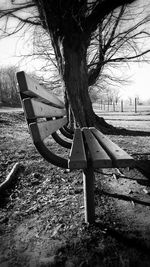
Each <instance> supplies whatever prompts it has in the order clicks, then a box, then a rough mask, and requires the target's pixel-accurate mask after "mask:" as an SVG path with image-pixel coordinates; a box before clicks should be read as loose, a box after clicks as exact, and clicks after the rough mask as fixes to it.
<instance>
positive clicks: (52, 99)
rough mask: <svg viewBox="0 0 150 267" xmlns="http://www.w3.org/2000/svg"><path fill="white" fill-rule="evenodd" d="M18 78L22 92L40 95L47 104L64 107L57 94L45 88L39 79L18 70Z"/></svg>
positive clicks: (28, 94)
mask: <svg viewBox="0 0 150 267" xmlns="http://www.w3.org/2000/svg"><path fill="white" fill-rule="evenodd" d="M17 80H18V84H19V89H20V92H21V93H23V94H25V95H27V96H32V97H35V96H37V97H40V98H42V100H43V102H45V103H47V104H52V105H56V106H58V107H60V108H64V103H63V102H62V101H60V100H59V99H58V98H57V97H56V96H54V95H53V94H51V93H49V92H48V91H47V90H46V89H44V88H43V86H41V85H40V84H39V83H38V82H37V81H35V80H34V79H33V78H31V77H30V76H29V75H27V74H26V73H25V72H24V71H20V72H17Z"/></svg>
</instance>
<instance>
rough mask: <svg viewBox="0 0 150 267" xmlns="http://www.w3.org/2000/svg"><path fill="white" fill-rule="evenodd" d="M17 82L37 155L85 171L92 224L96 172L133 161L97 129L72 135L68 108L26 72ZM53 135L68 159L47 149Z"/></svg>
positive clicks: (88, 216)
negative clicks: (68, 150) (47, 142)
mask: <svg viewBox="0 0 150 267" xmlns="http://www.w3.org/2000/svg"><path fill="white" fill-rule="evenodd" d="M17 80H18V85H19V86H18V87H19V93H20V98H21V102H22V106H23V109H24V113H25V117H26V120H27V124H28V127H29V131H30V134H31V136H32V139H33V143H34V145H35V147H36V148H37V150H38V152H39V153H40V154H41V155H42V157H43V158H44V159H46V160H47V161H48V162H50V163H51V164H54V165H56V166H58V167H61V168H67V169H70V170H76V169H82V171H83V189H84V205H85V222H89V223H93V222H94V221H95V204H94V180H95V178H94V170H95V169H97V168H115V167H119V168H120V167H123V168H124V167H129V166H131V165H132V164H133V158H132V157H131V156H130V155H129V154H127V153H126V152H125V151H124V150H123V149H121V148H120V147H119V146H118V145H116V144H115V143H113V142H112V141H111V140H110V139H109V138H108V137H106V136H105V135H104V134H102V133H101V132H100V131H99V130H97V129H96V128H93V127H91V128H87V127H85V128H76V129H74V132H72V131H71V130H70V129H69V128H68V121H67V116H66V109H65V105H64V103H63V102H62V101H60V100H59V98H58V97H56V96H55V95H53V94H51V93H49V92H48V91H47V90H45V89H44V88H43V86H41V85H39V83H38V82H37V81H35V80H34V79H33V78H31V77H30V76H29V75H27V74H26V73H25V72H23V71H22V72H18V73H17ZM58 130H59V131H60V132H61V135H59V134H58ZM50 135H51V136H52V137H53V138H54V140H55V141H56V142H57V143H58V144H59V145H61V146H63V147H65V148H68V149H70V155H69V158H68V159H65V158H63V157H60V156H58V155H56V154H55V153H53V152H52V151H51V150H50V149H49V148H48V147H47V146H46V144H45V141H44V140H45V139H46V138H47V137H48V136H50ZM62 135H63V136H64V137H65V138H64V139H63V138H62ZM66 138H67V140H66Z"/></svg>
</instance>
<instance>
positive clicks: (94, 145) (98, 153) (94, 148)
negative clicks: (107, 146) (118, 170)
mask: <svg viewBox="0 0 150 267" xmlns="http://www.w3.org/2000/svg"><path fill="white" fill-rule="evenodd" d="M83 133H84V136H85V139H86V142H87V144H88V148H89V151H90V155H91V158H92V163H93V167H94V168H107V167H112V161H111V159H110V157H109V156H108V155H107V153H106V152H105V151H104V149H103V148H102V147H101V145H100V144H99V142H98V141H97V139H96V138H95V137H94V135H93V134H92V133H91V131H90V130H89V129H88V128H83Z"/></svg>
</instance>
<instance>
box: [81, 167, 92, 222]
mask: <svg viewBox="0 0 150 267" xmlns="http://www.w3.org/2000/svg"><path fill="white" fill-rule="evenodd" d="M94 181H95V177H94V170H93V168H92V167H91V166H90V167H87V168H86V169H85V170H83V190H84V207H85V222H86V223H93V222H94V221H95V203H94Z"/></svg>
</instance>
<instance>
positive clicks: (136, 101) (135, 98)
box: [135, 97, 137, 113]
mask: <svg viewBox="0 0 150 267" xmlns="http://www.w3.org/2000/svg"><path fill="white" fill-rule="evenodd" d="M135 113H137V98H136V97H135Z"/></svg>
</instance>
